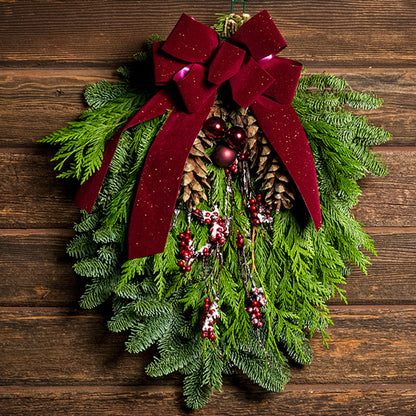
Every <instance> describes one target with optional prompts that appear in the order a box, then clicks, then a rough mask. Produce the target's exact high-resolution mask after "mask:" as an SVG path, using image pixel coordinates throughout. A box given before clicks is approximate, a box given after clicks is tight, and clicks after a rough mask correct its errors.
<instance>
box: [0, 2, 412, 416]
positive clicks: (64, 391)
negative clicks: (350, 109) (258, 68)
mask: <svg viewBox="0 0 416 416" xmlns="http://www.w3.org/2000/svg"><path fill="white" fill-rule="evenodd" d="M236 8H237V11H240V10H241V6H240V5H237V6H236ZM265 8H266V9H268V10H269V12H270V14H271V15H272V17H273V19H274V20H275V22H276V23H277V25H278V27H279V29H280V31H281V32H282V34H283V36H284V37H285V39H286V41H287V43H288V47H287V48H286V49H285V50H284V51H283V52H282V56H286V57H289V58H292V59H297V60H300V61H301V62H302V63H303V64H304V65H305V67H306V68H307V70H308V72H321V71H326V72H329V73H333V74H335V75H343V76H344V77H345V79H346V80H347V81H348V82H349V83H350V85H351V86H352V87H353V88H355V89H358V90H363V89H364V90H367V91H374V92H375V93H376V94H377V95H378V96H380V97H381V98H383V99H384V100H385V103H384V105H383V107H382V108H381V109H379V110H376V111H373V112H371V113H369V114H367V117H368V118H369V119H370V120H371V121H372V122H373V123H374V124H376V125H380V126H383V127H384V128H386V129H387V130H389V131H390V132H391V133H392V135H393V137H392V139H391V141H390V142H389V143H388V144H386V145H384V146H383V148H381V149H379V150H377V151H378V152H379V153H380V154H381V156H382V157H383V159H384V160H385V161H386V162H387V164H388V165H389V167H390V175H389V176H387V177H386V178H371V177H369V178H367V179H365V180H363V181H362V182H361V186H362V191H363V194H362V196H361V198H360V203H359V205H358V206H357V208H356V209H355V211H354V212H355V214H356V217H357V219H358V220H359V221H361V222H363V223H364V225H365V226H366V229H367V231H368V232H369V233H370V235H372V236H373V237H374V239H375V245H376V248H377V251H378V253H379V257H378V258H373V257H372V260H373V263H374V264H373V266H371V267H369V275H368V276H363V275H362V274H361V273H359V272H358V271H357V270H356V269H354V270H353V272H352V274H351V276H349V277H348V278H347V285H346V290H347V297H348V299H349V301H350V305H348V306H342V305H340V304H339V301H337V300H331V301H330V302H329V303H330V309H331V310H332V311H333V320H334V324H335V325H334V326H333V327H331V328H330V329H329V330H328V332H329V334H330V335H331V337H332V341H331V342H330V348H329V350H327V349H326V348H324V347H323V346H322V344H321V340H320V338H319V337H318V336H317V337H316V338H314V339H313V341H312V344H313V349H314V352H315V359H314V362H313V363H312V365H311V366H308V367H305V368H300V369H293V370H292V374H293V378H292V381H291V382H290V383H289V385H288V386H287V387H286V389H285V391H284V392H283V393H267V392H264V391H263V390H261V389H259V388H257V387H255V386H253V385H252V384H251V383H250V382H248V381H247V380H246V379H245V378H244V377H240V376H239V377H234V378H232V379H230V378H227V379H226V381H225V385H224V388H223V393H222V394H220V393H215V394H214V396H213V398H212V400H211V401H210V403H209V404H208V405H207V407H206V408H204V409H203V410H202V411H201V412H199V413H198V414H201V415H205V414H210V415H243V414H244V415H246V414H259V415H288V416H289V415H290V416H292V415H294V414H297V415H305V416H306V415H321V414H328V415H334V416H336V415H350V414H352V415H359V416H361V415H363V416H364V415H365V416H367V415H375V416H381V415H383V416H385V415H399V414H400V415H404V416H410V415H412V416H413V415H414V414H415V407H416V387H415V386H416V360H415V358H414V351H415V349H416V338H415V317H416V316H415V315H416V306H415V305H416V285H415V270H416V267H415V261H416V253H415V247H416V241H415V238H416V224H415V218H416V208H415V206H416V201H415V194H416V193H415V183H416V181H415V176H416V172H415V166H416V163H415V162H416V137H415V128H414V126H415V124H416V118H415V114H416V111H415V110H416V107H415V102H416V100H415V91H416V89H415V84H416V79H415V71H414V62H415V58H416V54H415V50H414V44H415V41H414V40H415V26H414V22H415V20H416V7H415V4H414V1H413V0H403V1H400V2H394V1H391V0H377V1H374V0H363V1H362V0H360V1H358V0H347V1H342V2H340V1H335V0H329V1H326V2H322V1H318V0H313V1H308V2H305V1H303V0H295V1H287V0H283V1H278V2H276V1H272V0H265V1H257V0H250V1H249V2H248V12H249V13H251V14H254V13H256V12H257V11H260V10H262V9H265ZM229 9H230V2H229V1H220V0H214V1H211V2H209V3H207V2H195V1H189V0H186V1H182V2H177V1H174V0H167V1H165V2H162V3H161V2H155V1H150V0H143V1H140V2H132V1H129V0H121V1H118V2H113V1H109V0H91V1H88V2H85V1H81V0H74V1H71V2H68V1H61V0H20V1H18V2H17V1H13V0H4V1H1V2H0V148H1V150H0V253H1V254H0V276H1V279H0V357H1V358H0V415H1V416H3V415H4V416H6V415H7V416H11V415H18V414H19V415H28V414H30V415H32V414H35V415H42V416H43V415H45V416H46V415H47V416H49V415H51V414H53V415H55V414H56V415H85V414H91V415H114V414H117V415H125V414H129V415H131V414H136V413H137V414H143V415H147V414H149V415H160V414H167V415H168V414H169V415H170V414H172V415H179V414H188V412H187V411H186V410H185V405H184V402H183V399H182V389H181V380H180V377H178V376H177V375H174V376H168V377H164V378H158V379H151V378H149V377H147V376H145V374H144V371H143V370H144V367H145V365H146V363H147V362H148V361H149V360H150V357H151V354H150V353H146V354H143V355H139V356H137V355H134V356H133V355H130V354H127V353H126V352H124V341H125V337H126V335H125V334H112V333H109V332H108V331H107V329H106V317H108V316H109V311H108V310H107V308H105V307H104V308H101V309H99V310H95V311H80V310H79V309H78V307H77V306H76V302H77V299H78V297H79V294H80V290H81V289H80V286H81V285H82V280H81V279H77V278H76V277H75V275H74V274H73V272H72V269H71V261H70V260H69V259H68V258H67V257H66V255H65V245H66V242H67V241H68V240H69V239H70V238H71V236H72V235H73V231H72V230H71V228H72V224H73V222H74V221H75V220H76V219H77V218H78V210H77V208H76V207H75V206H74V205H73V204H72V198H73V195H74V193H75V191H76V186H74V185H73V184H71V183H70V182H68V181H57V180H55V178H54V172H53V164H51V163H50V162H49V159H50V157H51V156H52V154H53V149H51V148H49V147H47V146H40V145H38V144H37V143H36V141H37V140H38V139H39V138H41V137H43V136H44V135H47V134H49V133H51V132H52V131H54V130H56V129H58V128H61V127H63V126H64V125H65V123H66V122H67V121H71V120H74V119H75V118H76V117H77V116H78V115H79V114H81V113H82V111H84V110H85V105H84V103H83V100H82V91H83V88H84V85H85V84H87V83H90V82H96V81H98V80H100V79H107V80H109V81H112V80H116V79H117V74H116V72H115V70H116V68H117V67H118V66H119V65H120V64H124V63H127V62H130V61H131V60H132V55H133V54H134V53H135V52H137V51H138V50H139V49H140V48H141V46H142V44H143V43H144V42H145V40H146V39H147V38H148V37H149V35H151V34H152V33H155V32H156V33H159V34H160V35H162V36H166V35H167V34H168V33H169V32H170V30H171V29H172V27H173V25H174V24H175V22H176V20H177V19H178V17H179V16H180V15H181V13H182V12H187V13H189V14H191V15H193V16H194V17H196V18H197V19H198V20H200V21H201V22H203V23H206V24H212V23H214V21H215V19H216V16H215V15H214V13H215V12H224V13H226V12H228V11H229Z"/></svg>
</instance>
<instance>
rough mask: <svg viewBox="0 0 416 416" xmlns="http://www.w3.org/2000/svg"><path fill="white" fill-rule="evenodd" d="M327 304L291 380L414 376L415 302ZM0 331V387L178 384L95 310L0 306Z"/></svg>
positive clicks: (351, 380)
mask: <svg viewBox="0 0 416 416" xmlns="http://www.w3.org/2000/svg"><path fill="white" fill-rule="evenodd" d="M331 309H332V318H333V321H334V326H333V327H331V328H329V329H328V333H329V335H330V336H331V339H332V340H331V341H330V343H329V345H330V347H329V349H326V348H325V347H324V346H323V345H322V343H321V338H320V336H316V337H314V338H313V340H312V347H313V350H314V355H315V358H314V361H313V363H312V364H311V365H310V366H306V367H304V368H301V369H299V368H298V369H293V370H292V381H291V383H292V384H302V385H308V384H321V383H324V384H328V383H329V384H334V383H335V384H336V383H342V384H345V383H347V384H348V383H352V384H354V383H359V384H365V383H369V384H372V383H376V384H380V383H400V384H407V383H413V382H414V381H415V380H414V375H415V373H414V365H415V358H414V349H415V347H416V306H405V305H404V306H398V305H390V306H368V305H365V306H333V307H332V308H331ZM0 333H2V338H1V340H0V348H1V355H2V360H1V361H0V374H1V375H2V376H1V379H2V384H3V385H37V386H39V385H43V386H48V385H86V384H88V385H94V384H98V385H136V384H138V385H147V384H149V383H150V384H168V385H169V384H172V383H173V384H178V383H180V378H178V377H177V376H174V377H172V376H167V377H163V378H158V379H157V380H155V379H151V378H149V377H148V376H146V375H145V373H144V367H145V365H146V363H148V362H149V360H150V359H151V355H150V353H149V352H146V353H145V354H141V355H140V356H137V355H133V354H128V353H127V352H125V351H123V349H124V340H125V339H126V335H125V334H112V333H109V332H108V330H107V328H106V325H105V318H104V317H103V315H102V314H97V313H92V312H86V311H76V310H74V309H73V308H22V307H19V308H1V309H0ZM392 351H394V353H393V352H392ZM28 354H30V360H28ZM242 379H244V377H242Z"/></svg>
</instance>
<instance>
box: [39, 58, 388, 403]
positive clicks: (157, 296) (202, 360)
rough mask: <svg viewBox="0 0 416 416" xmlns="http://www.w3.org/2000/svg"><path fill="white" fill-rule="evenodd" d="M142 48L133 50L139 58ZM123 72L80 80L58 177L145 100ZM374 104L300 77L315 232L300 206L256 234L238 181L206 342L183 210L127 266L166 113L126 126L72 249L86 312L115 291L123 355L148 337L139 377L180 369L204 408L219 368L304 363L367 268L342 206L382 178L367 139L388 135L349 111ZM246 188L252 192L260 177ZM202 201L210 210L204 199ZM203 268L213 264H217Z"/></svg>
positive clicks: (221, 199) (363, 240) (365, 243)
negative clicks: (80, 110) (356, 275)
mask: <svg viewBox="0 0 416 416" xmlns="http://www.w3.org/2000/svg"><path fill="white" fill-rule="evenodd" d="M144 57H145V56H144V55H143V54H140V55H138V58H139V59H140V61H141V62H145V59H144ZM121 74H122V77H123V78H122V80H121V82H119V83H116V84H110V83H108V82H105V81H103V82H99V83H97V84H94V85H91V86H88V87H87V88H86V91H85V97H86V101H87V103H88V104H89V105H90V106H91V109H90V110H88V111H87V112H86V113H84V115H83V116H82V117H81V118H80V119H79V120H78V121H76V122H72V123H70V124H69V125H68V127H66V128H64V129H62V130H60V131H58V132H55V133H53V134H52V135H51V136H49V137H47V138H45V139H44V140H43V142H46V143H50V144H54V145H57V146H59V150H58V152H57V154H56V156H55V158H54V160H58V161H59V163H58V165H57V169H58V170H61V173H60V175H59V176H61V177H74V178H76V179H78V180H79V181H80V182H81V183H82V182H84V181H85V180H86V179H87V178H88V177H89V176H90V175H91V174H92V173H93V172H95V171H96V170H97V168H98V167H99V166H100V162H101V160H102V152H103V149H104V145H105V142H106V141H107V140H108V139H110V137H111V136H112V134H113V133H114V132H115V131H116V130H117V129H118V128H119V127H120V125H122V124H123V123H124V122H125V121H126V120H127V119H128V117H130V115H132V114H133V113H134V111H136V110H137V108H138V106H139V105H141V104H143V103H144V102H145V101H146V99H147V98H148V96H147V95H146V94H143V93H142V91H141V90H137V89H135V88H134V87H132V82H131V80H132V79H134V73H130V72H129V71H128V70H126V69H123V70H122V71H121ZM381 104H382V101H381V100H380V99H378V98H377V97H375V96H374V95H371V94H366V93H361V92H356V91H353V90H352V89H351V88H350V86H349V85H348V84H347V82H346V81H345V80H343V79H342V78H339V77H335V76H333V75H329V74H325V73H324V74H305V73H304V74H303V75H302V77H301V79H300V82H299V85H298V88H297V92H296V96H295V99H294V101H293V107H294V108H295V110H296V111H297V113H298V115H299V117H300V120H301V122H302V125H303V127H304V129H305V132H306V134H307V136H308V139H309V142H310V145H311V148H312V151H313V155H314V159H315V163H316V168H317V177H318V185H319V191H320V198H321V207H322V214H323V224H322V228H321V229H320V231H319V232H316V231H315V229H314V226H313V224H312V222H311V221H310V220H305V221H300V220H299V212H295V211H293V210H291V211H285V210H283V211H281V212H280V213H274V214H273V215H274V218H273V219H274V222H273V232H270V233H269V235H265V234H264V233H263V232H262V231H260V230H258V229H255V230H254V231H253V230H252V228H251V227H252V226H251V223H250V221H249V219H248V217H247V214H246V212H245V209H244V205H243V204H242V200H243V195H242V194H241V188H240V186H239V184H238V183H237V182H234V184H233V192H234V200H235V205H234V221H233V223H232V229H231V233H230V238H229V239H228V240H227V242H226V244H225V246H224V247H223V253H224V267H223V268H222V270H221V275H220V280H219V308H220V319H219V320H218V322H217V324H216V325H215V333H216V339H215V341H214V342H211V341H209V340H208V339H207V338H206V339H202V338H201V327H200V324H199V321H200V319H201V315H202V313H203V304H204V298H205V297H207V296H209V297H210V298H211V299H212V297H213V296H212V295H213V294H212V293H206V286H205V282H204V279H203V277H202V276H203V273H204V272H203V270H202V267H201V265H200V264H199V263H195V264H194V265H193V270H192V273H191V275H192V279H190V278H189V277H184V276H183V275H182V273H180V271H179V268H178V266H177V259H178V258H177V254H178V247H179V244H178V238H177V235H178V234H179V233H181V232H183V231H184V230H185V229H186V228H187V222H186V212H185V210H182V211H181V212H180V213H179V215H178V217H177V218H176V220H175V222H174V224H173V226H172V230H171V233H170V234H169V237H168V240H167V245H166V248H165V252H164V253H161V254H157V255H155V256H151V257H146V258H141V259H135V260H130V261H125V243H126V230H127V225H128V219H129V213H130V206H131V203H132V198H133V197H134V191H135V189H136V186H137V181H138V178H140V172H141V168H142V166H143V162H144V159H145V156H146V154H147V151H148V149H149V147H150V145H151V143H152V141H153V139H154V137H155V136H156V135H157V133H158V131H159V129H160V128H161V127H162V126H163V122H164V120H165V119H166V115H165V116H162V117H158V118H156V119H153V120H150V121H147V122H145V123H142V124H140V125H138V126H136V127H134V128H132V129H130V130H129V131H126V132H125V133H123V135H122V137H121V140H120V144H119V146H118V148H117V150H116V154H115V157H114V159H113V161H112V163H111V165H110V168H109V172H108V174H107V176H106V178H105V182H104V185H103V187H102V189H101V191H100V193H99V196H98V199H97V202H96V204H95V206H94V209H93V211H92V213H87V212H84V211H82V212H81V218H80V221H79V222H78V223H77V224H76V225H75V226H74V228H75V230H76V233H77V234H76V236H75V237H74V238H73V239H72V241H71V242H70V243H69V244H68V248H67V252H68V254H69V255H70V256H71V257H73V258H74V261H75V263H74V270H75V272H76V273H77V274H78V275H80V276H82V277H83V278H85V279H86V281H87V285H86V289H85V292H84V294H83V295H82V297H81V300H80V304H81V306H82V307H84V308H94V307H96V306H98V305H100V304H101V303H103V302H105V301H106V300H108V299H111V302H112V306H113V316H112V318H111V319H110V321H109V322H108V327H109V329H110V330H111V331H115V332H121V331H128V332H129V334H130V335H129V336H128V339H127V341H126V349H127V350H128V351H130V352H134V353H139V352H142V351H144V350H146V349H147V348H149V347H150V346H152V345H156V346H157V349H158V355H157V356H156V357H154V360H153V361H152V362H151V363H150V364H149V365H148V366H147V367H146V372H147V373H148V374H149V375H150V376H162V375H166V374H170V373H172V372H180V373H181V374H183V376H184V395H185V401H186V403H187V405H188V406H189V407H191V408H201V407H203V406H204V405H205V404H206V403H207V401H208V400H209V398H210V396H211V394H212V392H213V390H221V386H222V378H223V375H227V374H231V373H232V371H234V370H235V369H238V370H240V371H242V372H243V373H245V374H246V375H247V376H248V377H249V378H250V379H251V380H252V381H253V382H255V383H257V384H259V385H260V386H262V387H264V388H265V389H268V390H271V391H280V390H282V389H283V387H284V385H285V384H286V383H287V382H288V380H289V359H290V360H293V361H294V362H297V363H299V364H302V365H303V364H309V363H310V362H311V360H312V352H311V348H310V344H309V337H310V336H312V335H313V333H314V332H316V331H318V332H320V333H321V334H322V338H323V342H324V343H326V342H327V339H328V336H327V334H326V332H325V329H326V328H327V327H328V325H330V324H331V319H330V315H329V309H328V307H327V305H326V300H327V299H329V298H330V297H333V296H339V297H340V298H341V299H343V300H344V301H346V299H345V295H344V292H345V291H344V289H343V288H342V286H343V285H344V284H345V276H346V274H347V273H348V270H349V265H350V263H354V264H356V265H357V266H358V267H359V268H360V269H361V270H362V272H363V273H366V267H367V265H369V264H370V262H369V257H368V254H366V252H370V253H373V254H376V253H375V249H374V247H373V241H372V239H371V238H370V237H369V236H368V235H367V234H366V233H365V232H364V230H363V228H362V226H361V224H359V223H358V222H357V221H356V220H355V219H354V217H353V215H352V214H351V213H350V210H351V208H352V207H353V206H354V205H355V204H356V203H357V201H358V197H359V195H360V188H359V186H358V184H357V180H359V179H361V178H363V177H364V176H365V175H367V174H373V175H385V174H386V173H387V171H386V168H385V166H384V165H383V164H382V163H381V162H380V160H379V159H378V158H377V157H376V156H375V155H374V153H372V151H371V146H374V145H379V144H381V143H384V142H385V141H387V140H388V138H389V134H388V133H387V132H385V131H384V130H383V129H381V128H379V127H375V126H373V125H372V124H371V123H369V122H368V121H367V119H366V118H364V117H363V116H361V115H356V114H355V113H354V111H353V110H354V109H360V110H371V109H374V108H377V107H379V106H380V105H381ZM208 153H209V150H208ZM64 167H66V170H63V169H64ZM207 169H208V174H209V176H210V178H211V188H212V200H213V201H212V202H213V204H215V205H217V206H218V209H219V211H220V212H221V213H222V214H225V212H224V211H225V206H226V205H225V198H226V193H225V174H224V171H223V170H222V169H219V168H217V167H215V166H214V165H208V166H207ZM254 179H255V178H254ZM252 186H253V187H254V188H255V189H256V190H258V189H259V188H260V184H259V183H258V182H256V181H254V180H253V184H252ZM229 202H230V201H229ZM228 207H230V204H228ZM199 208H200V209H209V206H208V204H207V202H205V201H204V202H202V203H201V204H200V206H199ZM298 211H299V210H298ZM301 219H302V218H301ZM190 228H191V232H192V236H193V239H194V242H195V246H196V247H197V248H199V247H201V246H202V245H203V244H205V242H206V240H207V238H208V232H207V230H206V229H205V228H204V227H203V226H201V225H200V224H199V223H197V222H195V221H192V222H191V224H190ZM237 229H239V230H246V231H245V236H246V238H247V241H248V244H247V245H246V246H245V249H246V253H245V254H246V257H247V259H248V266H249V267H251V268H252V269H253V270H255V273H254V275H253V277H254V280H255V283H256V286H257V287H262V288H263V289H264V292H265V297H266V299H267V303H266V305H265V306H264V307H263V308H262V313H263V316H264V326H263V328H261V329H260V330H255V329H254V328H253V327H252V326H251V324H250V317H249V315H248V313H247V312H246V310H245V306H246V304H247V299H246V292H245V288H244V286H243V281H242V279H241V271H240V265H239V262H238V259H239V257H238V254H237V248H236V246H235V243H234V238H235V233H236V230H237ZM252 235H254V238H251V237H252ZM206 267H207V269H208V270H214V271H218V270H219V269H218V267H219V266H218V264H217V263H216V262H215V261H214V260H210V261H209V262H208V264H207V265H206ZM250 288H251V283H250V282H249V283H248V290H250Z"/></svg>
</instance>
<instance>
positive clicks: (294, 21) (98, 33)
mask: <svg viewBox="0 0 416 416" xmlns="http://www.w3.org/2000/svg"><path fill="white" fill-rule="evenodd" d="M264 8H266V9H268V10H269V12H270V14H271V15H272V17H273V18H274V19H275V21H276V24H277V25H278V27H279V29H280V31H281V32H282V34H283V36H284V37H285V39H286V41H287V42H288V44H289V48H288V51H285V52H284V55H287V56H290V57H292V58H293V59H298V60H302V61H304V62H305V63H308V64H309V63H310V62H321V63H325V64H328V63H329V62H332V63H334V64H337V65H343V66H346V65H349V66H359V65H361V66H363V65H364V66H380V65H383V66H398V65H412V61H413V60H414V57H415V51H414V48H413V45H414V33H415V32H414V21H415V17H416V9H415V8H414V5H413V2H412V1H411V0H406V1H401V2H391V1H388V0H379V1H377V2H374V1H371V0H365V1H362V0H360V1H358V0H349V1H344V2H339V1H335V0H330V1H327V2H326V3H325V8H323V7H322V3H321V2H320V1H318V0H314V1H309V2H307V3H305V2H304V1H302V0H296V1H280V2H274V1H262V2H251V3H249V8H248V12H249V13H251V14H255V13H257V12H259V11H261V10H262V9H264ZM229 10H230V7H229V2H224V1H219V0H215V1H211V2H210V4H209V7H207V5H206V3H204V2H195V1H189V0H187V1H182V2H178V1H175V0H167V1H165V2H164V3H163V6H162V5H161V4H160V3H155V2H153V1H150V0H146V1H141V2H131V1H128V0H124V1H118V2H116V3H115V2H112V1H108V0H106V1H104V0H101V1H97V0H95V1H89V2H87V3H86V2H84V1H82V0H77V1H72V2H62V1H59V0H50V1H42V0H38V1H33V0H23V1H22V0H21V1H18V2H16V1H12V0H5V1H2V2H1V3H0V37H1V38H3V39H4V40H5V42H3V47H2V50H1V53H0V61H3V62H7V64H8V65H11V64H13V62H14V63H16V64H17V63H23V64H24V63H25V62H28V61H29V62H33V63H36V64H37V63H39V62H45V61H46V62H50V63H52V64H54V63H56V62H58V63H59V62H82V63H83V64H86V63H94V64H96V63H99V64H103V63H105V64H109V63H111V65H113V62H114V61H119V62H122V61H126V60H129V59H130V56H131V55H132V54H133V53H135V52H137V50H138V49H139V48H140V46H141V44H142V43H143V42H144V41H145V39H146V38H147V37H148V36H149V35H151V34H152V33H155V32H157V33H159V34H160V35H161V36H167V35H168V33H169V32H170V31H171V29H172V28H173V26H174V24H175V23H176V21H177V19H178V18H179V17H180V15H181V14H182V12H186V13H189V14H191V15H193V16H194V17H195V18H196V19H198V20H200V21H201V22H203V23H205V24H208V25H211V24H213V23H214V22H215V20H216V16H215V13H228V12H229ZM328 13H330V15H331V18H330V19H328ZM306 34H307V35H306ZM318 45H319V46H318Z"/></svg>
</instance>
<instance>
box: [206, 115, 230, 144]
mask: <svg viewBox="0 0 416 416" xmlns="http://www.w3.org/2000/svg"><path fill="white" fill-rule="evenodd" d="M203 130H204V133H205V134H206V135H207V136H208V137H209V138H210V139H220V138H221V137H222V136H223V135H224V133H225V132H226V130H227V125H226V124H225V121H224V120H223V119H222V118H220V117H210V118H209V119H207V120H206V121H205V123H204V127H203Z"/></svg>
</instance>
